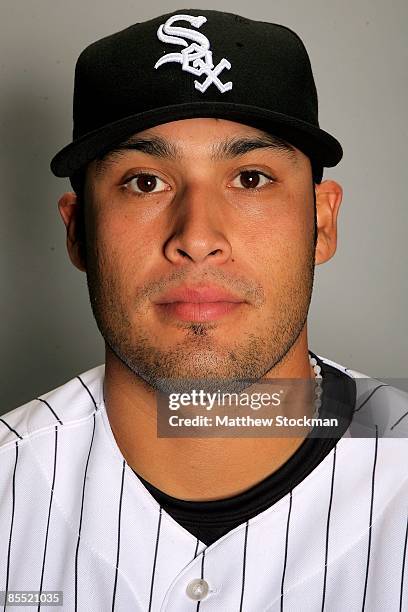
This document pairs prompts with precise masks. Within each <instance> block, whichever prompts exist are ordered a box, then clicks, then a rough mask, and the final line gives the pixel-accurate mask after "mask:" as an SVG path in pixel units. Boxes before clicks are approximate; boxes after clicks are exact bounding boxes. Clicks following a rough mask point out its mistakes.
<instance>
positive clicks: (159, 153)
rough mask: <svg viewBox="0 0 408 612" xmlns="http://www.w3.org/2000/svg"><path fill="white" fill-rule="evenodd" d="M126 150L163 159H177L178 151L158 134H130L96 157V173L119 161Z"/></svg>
mask: <svg viewBox="0 0 408 612" xmlns="http://www.w3.org/2000/svg"><path fill="white" fill-rule="evenodd" d="M127 151H141V152H142V153H146V154H147V155H153V156H154V157H160V158H163V159H178V158H179V157H180V151H179V150H178V148H177V147H176V146H175V145H174V144H172V143H171V142H169V141H168V140H166V139H164V138H161V137H160V136H152V137H147V138H140V137H137V136H132V137H131V138H129V139H128V140H126V141H125V142H121V143H120V144H118V145H116V146H115V147H114V148H113V149H109V151H107V152H106V153H105V154H102V155H101V156H99V157H98V158H97V159H96V173H97V174H99V173H101V172H103V171H104V170H106V169H107V168H108V166H110V165H111V164H114V163H115V162H117V161H119V160H120V159H121V157H123V156H124V155H125V154H126V152H127Z"/></svg>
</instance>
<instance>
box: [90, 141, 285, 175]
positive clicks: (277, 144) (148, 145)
mask: <svg viewBox="0 0 408 612" xmlns="http://www.w3.org/2000/svg"><path fill="white" fill-rule="evenodd" d="M265 148H269V149H274V150H276V151H279V152H280V153H282V154H283V155H285V156H286V157H287V158H289V159H290V160H291V161H293V162H295V163H296V162H297V155H296V149H295V147H293V146H292V145H291V144H289V143H288V142H286V141H285V140H282V139H281V138H278V137H277V136H273V135H272V134H268V133H267V132H262V133H261V134H260V135H259V136H244V137H237V138H228V139H226V140H224V141H222V142H219V143H217V144H214V145H213V146H212V152H211V158H212V159H213V160H214V161H219V160H222V159H231V158H234V157H239V156H240V155H245V153H249V152H250V151H255V150H256V149H265ZM127 151H141V152H142V153H146V154H147V155H152V156H154V157H159V158H162V159H180V158H181V157H182V152H181V150H180V149H179V148H178V147H177V146H176V145H175V144H174V143H172V142H170V141H168V140H166V139H165V138H161V137H160V136H151V137H145V138H140V137H138V136H132V137H131V138H129V139H128V140H126V141H124V142H121V143H120V144H118V145H116V146H115V147H114V148H113V149H109V151H107V152H106V153H103V154H101V155H100V156H99V157H98V158H97V159H96V167H95V170H96V174H97V175H100V174H102V173H103V172H104V171H106V170H107V168H108V167H109V166H111V165H112V164H114V163H115V162H118V161H120V159H121V158H122V157H123V156H124V155H125V154H126V152H127Z"/></svg>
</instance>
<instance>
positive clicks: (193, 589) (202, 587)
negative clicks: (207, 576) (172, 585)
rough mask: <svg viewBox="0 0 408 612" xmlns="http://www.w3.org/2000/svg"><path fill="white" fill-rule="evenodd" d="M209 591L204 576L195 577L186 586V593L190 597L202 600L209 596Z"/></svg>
mask: <svg viewBox="0 0 408 612" xmlns="http://www.w3.org/2000/svg"><path fill="white" fill-rule="evenodd" d="M208 591H209V587H208V582H207V581H206V580H203V579H202V578H195V579H194V580H191V581H190V582H189V583H188V585H187V588H186V593H187V595H188V596H189V597H190V599H194V600H195V601H200V600H201V599H204V598H205V597H207V595H208Z"/></svg>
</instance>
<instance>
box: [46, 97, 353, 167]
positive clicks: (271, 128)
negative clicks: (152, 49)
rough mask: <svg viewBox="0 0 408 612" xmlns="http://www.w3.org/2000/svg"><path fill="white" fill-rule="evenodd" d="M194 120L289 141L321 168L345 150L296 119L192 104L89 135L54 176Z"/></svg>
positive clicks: (63, 156)
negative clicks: (148, 132)
mask: <svg viewBox="0 0 408 612" xmlns="http://www.w3.org/2000/svg"><path fill="white" fill-rule="evenodd" d="M194 117H203V118H204V117H214V118H220V119H228V120H230V121H236V122H237V123H243V124H246V125H250V126H252V127H255V128H258V129H261V130H263V131H266V132H268V133H271V134H273V135H275V136H277V137H279V138H282V139H284V140H287V142H289V143H291V144H292V145H293V146H295V147H297V148H298V149H300V150H301V151H303V152H304V153H305V155H307V156H308V157H309V158H310V159H311V160H313V162H314V163H315V164H317V165H320V166H322V167H332V166H335V165H336V164H338V163H339V161H340V160H341V158H342V156H343V150H342V147H341V145H340V143H339V142H338V141H337V140H336V139H335V138H334V137H333V136H331V135H330V134H328V133H327V132H325V131H324V130H322V129H320V128H318V127H316V126H315V125H312V124H310V123H306V122H305V121H301V120H300V119H296V118H295V117H290V116H287V115H283V114H281V113H277V112H272V111H268V110H265V109H263V108H258V107H256V106H248V105H243V104H230V103H222V102H211V103H210V102H191V103H188V104H177V105H173V106H166V107H162V108H156V109H154V110H151V111H146V112H144V113H138V114H136V115H132V116H129V117H125V118H123V119H120V120H119V121H115V122H113V123H110V124H108V125H105V126H103V127H101V128H98V129H97V130H94V131H92V132H89V133H88V134H85V135H84V136H82V137H81V138H78V139H77V140H74V141H73V142H72V143H70V144H69V145H67V146H66V147H64V148H63V149H62V150H61V151H59V153H57V154H56V155H55V157H54V158H53V159H52V161H51V170H52V172H53V173H54V174H55V176H59V177H65V176H72V175H73V174H74V173H75V172H76V171H77V170H79V169H80V168H81V167H82V166H84V165H86V164H88V163H89V162H90V161H92V160H93V159H95V158H96V157H99V156H100V155H102V154H104V153H106V152H108V151H109V150H110V149H111V148H113V147H114V146H115V145H117V144H119V143H120V142H122V141H123V140H125V139H127V138H129V137H130V136H131V135H132V134H135V133H137V132H141V131H142V130H145V129H147V128H150V127H154V126H156V125H160V124H162V123H168V122H171V121H177V120H180V119H192V118H194Z"/></svg>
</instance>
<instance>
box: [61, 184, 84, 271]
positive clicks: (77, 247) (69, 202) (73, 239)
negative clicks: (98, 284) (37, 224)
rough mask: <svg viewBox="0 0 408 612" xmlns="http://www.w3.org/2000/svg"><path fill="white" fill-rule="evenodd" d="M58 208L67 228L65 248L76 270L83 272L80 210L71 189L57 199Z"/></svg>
mask: <svg viewBox="0 0 408 612" xmlns="http://www.w3.org/2000/svg"><path fill="white" fill-rule="evenodd" d="M58 208H59V211H60V215H61V217H62V220H63V222H64V224H65V227H66V228H67V250H68V254H69V258H70V260H71V261H72V263H73V264H74V266H75V267H76V268H78V270H81V272H85V271H86V266H85V261H84V258H83V252H82V248H81V246H82V245H81V243H80V240H79V232H78V226H79V223H80V220H79V214H80V211H79V204H78V199H77V196H76V194H75V193H74V192H73V191H68V192H67V193H64V195H62V196H61V197H60V199H59V201H58Z"/></svg>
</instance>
